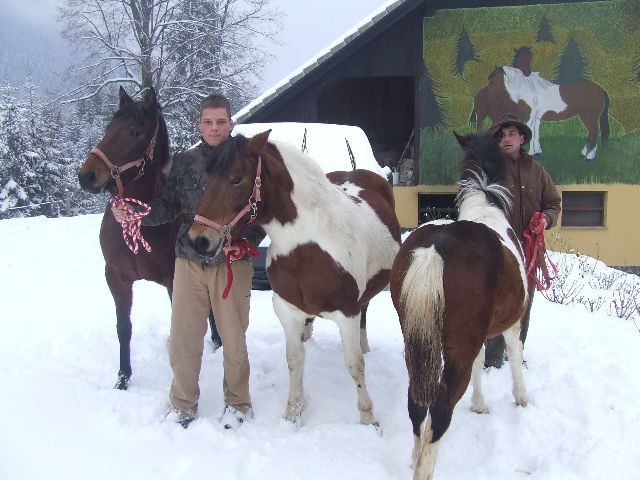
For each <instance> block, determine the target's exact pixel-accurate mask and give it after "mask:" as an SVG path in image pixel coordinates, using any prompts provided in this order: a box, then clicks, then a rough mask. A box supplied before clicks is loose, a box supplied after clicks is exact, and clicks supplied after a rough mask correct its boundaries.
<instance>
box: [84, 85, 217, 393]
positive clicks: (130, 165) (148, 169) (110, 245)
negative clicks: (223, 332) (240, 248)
mask: <svg viewBox="0 0 640 480" xmlns="http://www.w3.org/2000/svg"><path fill="white" fill-rule="evenodd" d="M119 100H120V103H119V108H118V111H117V112H116V113H115V114H114V116H113V119H112V120H111V122H110V123H109V124H108V125H107V128H106V133H105V135H104V137H103V138H102V140H100V142H99V143H98V145H97V146H96V147H95V148H94V149H93V150H91V152H90V153H89V155H87V158H86V159H85V161H84V163H83V165H82V166H81V167H80V171H79V172H78V180H79V182H80V186H81V187H82V189H83V190H86V191H88V192H91V193H100V192H103V191H108V192H110V193H111V194H112V195H116V194H117V195H119V197H121V198H124V197H127V198H134V199H137V200H140V201H142V202H145V203H148V202H150V201H152V200H153V199H155V198H156V197H157V196H158V195H159V194H160V192H161V191H162V189H163V187H164V185H165V183H166V174H167V171H168V170H169V168H170V166H171V162H170V156H169V136H168V134H167V126H166V124H165V121H164V117H163V116H162V111H161V109H160V106H159V105H158V102H157V100H156V94H155V91H154V90H153V89H152V88H150V89H149V90H148V91H147V92H146V94H145V95H144V99H143V100H141V101H135V102H134V101H133V100H132V99H131V97H130V96H129V95H128V94H127V93H126V92H125V90H124V89H123V88H122V87H120V98H119ZM178 227H179V222H178V221H176V222H174V223H168V224H165V225H160V226H157V227H142V230H141V231H142V236H143V238H144V239H145V240H146V241H147V242H148V243H149V245H150V246H151V252H140V253H139V254H137V255H136V254H134V253H132V252H131V250H130V249H129V248H128V247H127V245H126V243H125V241H124V239H123V234H122V227H121V225H120V224H119V223H117V222H116V220H115V218H114V217H113V214H112V213H111V211H110V209H109V206H108V205H107V209H106V211H105V213H104V216H103V217H102V224H101V226H100V246H101V248H102V254H103V256H104V259H105V277H106V280H107V285H108V286H109V290H110V291H111V295H112V296H113V300H114V302H115V307H116V330H117V333H118V341H119V343H120V367H119V370H118V380H117V382H116V385H115V387H116V388H118V389H120V390H126V389H127V387H128V386H129V382H130V379H131V374H132V370H131V347H130V346H131V333H132V329H131V305H132V302H133V290H132V286H133V282H135V281H136V280H142V279H144V280H150V281H153V282H156V283H159V284H160V285H163V286H165V287H166V288H167V291H168V292H169V297H171V292H172V289H173V271H174V262H175V251H174V247H175V242H176V235H177V233H178ZM210 325H211V332H212V340H213V341H214V345H218V346H219V345H220V337H219V336H218V332H217V330H216V329H215V324H214V323H213V317H212V316H211V317H210Z"/></svg>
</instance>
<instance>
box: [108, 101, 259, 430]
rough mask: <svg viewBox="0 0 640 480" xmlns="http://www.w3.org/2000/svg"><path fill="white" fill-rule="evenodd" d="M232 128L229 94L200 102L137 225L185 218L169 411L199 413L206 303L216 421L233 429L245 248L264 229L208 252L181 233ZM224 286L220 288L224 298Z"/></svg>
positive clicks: (247, 289) (241, 396)
mask: <svg viewBox="0 0 640 480" xmlns="http://www.w3.org/2000/svg"><path fill="white" fill-rule="evenodd" d="M233 127H234V123H233V121H232V120H231V107H230V104H229V100H228V99H227V98H226V97H224V96H223V95H219V94H212V95H209V96H208V97H206V98H205V99H204V100H203V101H202V103H201V106H200V120H199V128H200V134H201V140H202V141H201V142H200V143H199V144H197V145H196V146H194V147H192V148H190V149H189V150H186V151H184V152H182V153H180V154H178V155H176V156H175V158H174V160H173V165H172V168H171V173H170V174H169V178H168V181H167V186H166V187H165V189H164V191H163V193H162V194H161V196H160V198H159V199H158V200H155V201H153V202H151V203H150V207H151V211H150V213H149V214H148V215H147V216H145V217H144V218H143V219H142V225H160V224H163V223H167V222H171V221H173V220H175V219H176V218H178V217H179V216H180V217H181V218H183V219H184V220H183V223H182V224H181V226H180V231H179V233H178V238H177V241H176V247H175V250H176V263H175V276H174V281H173V297H172V305H171V310H172V311H171V331H170V336H169V360H170V363H171V369H172V370H173V381H172V383H171V389H170V392H169V401H170V404H171V407H170V410H169V413H168V415H167V418H172V419H173V420H175V421H176V422H177V423H179V424H180V425H182V426H183V427H184V428H187V427H188V426H189V424H190V423H191V422H192V421H193V420H195V419H196V417H197V414H198V400H199V396H200V387H199V376H200V369H201V366H202V354H203V349H204V336H205V334H206V331H207V314H208V312H209V309H210V308H211V309H212V311H213V314H214V317H215V319H216V325H217V327H218V331H219V333H220V337H221V339H222V344H223V345H224V349H223V366H224V377H223V381H222V386H223V391H224V400H225V405H224V410H223V412H222V415H221V417H220V421H221V423H222V425H223V426H224V428H225V429H233V428H237V427H239V426H240V425H241V424H242V423H243V422H244V420H245V419H247V418H251V417H253V410H252V408H251V397H250V394H249V356H248V353H247V344H246V331H247V328H248V326H249V306H250V298H251V279H252V277H253V267H252V265H251V262H250V261H249V255H248V254H247V253H246V252H247V251H252V249H253V247H257V246H258V245H259V244H260V242H261V241H262V239H263V238H264V237H265V235H266V234H265V232H264V230H263V229H262V227H260V226H257V225H252V224H250V225H248V226H247V227H246V228H245V229H244V231H243V232H242V237H243V238H244V239H245V240H246V241H247V242H248V243H245V244H244V245H246V247H247V248H245V249H243V250H239V249H238V248H237V247H235V246H234V247H227V248H226V251H224V252H221V253H219V254H218V255H214V256H203V255H201V254H199V253H198V252H196V250H195V249H194V248H193V246H192V244H191V242H190V241H189V238H188V237H187V232H188V231H189V229H190V228H191V225H192V224H193V217H194V215H195V212H196V207H197V206H198V204H199V202H200V198H201V197H202V194H203V192H204V190H205V188H206V179H207V175H206V173H205V169H206V167H207V165H209V163H210V162H212V161H213V162H216V161H218V159H219V158H221V157H222V156H223V155H224V154H225V152H227V151H228V150H229V148H232V146H231V145H230V143H231V142H230V141H229V135H230V133H231V130H232V129H233ZM227 153H228V152H227ZM112 211H113V214H114V216H115V218H116V220H118V221H119V222H122V221H124V220H127V214H126V211H125V210H123V209H121V208H118V207H117V206H114V207H113V208H112ZM230 248H231V251H230ZM227 258H229V260H227ZM231 260H238V261H233V262H232V261H231ZM227 269H229V272H230V273H229V275H230V276H232V278H233V288H231V289H230V290H227V291H225V287H226V286H227V275H228V273H227ZM223 291H224V293H226V295H225V298H224V299H223V298H222V296H223Z"/></svg>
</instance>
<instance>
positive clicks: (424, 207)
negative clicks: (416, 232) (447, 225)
mask: <svg viewBox="0 0 640 480" xmlns="http://www.w3.org/2000/svg"><path fill="white" fill-rule="evenodd" d="M442 218H445V219H450V220H455V219H457V218H458V208H457V207H456V194H455V193H420V194H418V225H420V224H422V223H425V222H430V221H431V220H439V219H442Z"/></svg>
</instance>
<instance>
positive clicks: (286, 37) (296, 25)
mask: <svg viewBox="0 0 640 480" xmlns="http://www.w3.org/2000/svg"><path fill="white" fill-rule="evenodd" d="M271 1H272V4H273V5H274V6H278V7H279V8H280V10H282V11H283V12H284V13H285V17H284V18H283V20H282V26H283V30H282V33H281V35H280V40H281V41H282V43H283V44H284V45H283V46H281V47H279V46H275V47H273V54H274V55H275V56H276V57H277V58H276V59H275V60H274V61H273V63H272V64H271V65H270V66H269V67H268V68H267V70H266V71H265V73H264V87H265V88H269V87H271V86H272V85H273V84H275V83H277V82H278V81H279V80H280V79H282V78H283V77H284V76H286V75H288V74H289V73H291V72H292V71H293V70H295V69H297V68H298V67H299V66H300V65H302V64H303V63H305V62H306V61H307V60H309V59H310V58H311V57H313V56H314V55H315V54H316V53H318V52H319V51H320V50H322V49H323V48H324V47H326V46H327V45H329V44H330V43H333V41H334V40H336V39H337V38H338V37H340V36H342V34H343V33H344V32H346V31H347V30H349V29H350V28H351V27H353V26H354V25H355V24H357V23H359V22H360V21H361V20H362V19H363V18H365V17H367V16H368V15H370V14H371V13H372V12H373V11H374V10H376V9H378V8H379V7H380V6H381V5H384V4H385V3H388V0H271Z"/></svg>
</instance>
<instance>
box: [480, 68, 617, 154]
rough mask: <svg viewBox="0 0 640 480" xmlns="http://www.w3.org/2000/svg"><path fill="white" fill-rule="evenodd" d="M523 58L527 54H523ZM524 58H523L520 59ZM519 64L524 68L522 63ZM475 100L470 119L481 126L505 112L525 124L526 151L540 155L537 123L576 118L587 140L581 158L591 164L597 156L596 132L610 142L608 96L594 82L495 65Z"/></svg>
mask: <svg viewBox="0 0 640 480" xmlns="http://www.w3.org/2000/svg"><path fill="white" fill-rule="evenodd" d="M523 58H525V59H526V56H523ZM524 61H526V60H523V62H524ZM520 67H523V68H525V70H527V68H526V65H525V64H524V63H521V64H520ZM487 79H488V84H487V85H486V86H485V87H482V88H481V89H480V90H479V91H478V94H477V95H476V98H475V99H474V110H473V112H472V113H471V119H470V122H471V123H472V124H475V126H476V128H478V129H479V128H481V127H482V122H483V121H484V118H485V117H486V116H488V117H489V118H491V121H492V122H493V123H497V121H498V119H499V118H501V117H502V115H504V114H505V113H511V114H513V115H515V116H517V117H518V118H519V119H520V120H521V121H524V122H526V123H527V125H528V126H529V128H530V129H531V132H532V134H533V137H532V139H531V142H530V145H529V154H531V155H542V148H541V146H540V122H541V121H542V120H544V121H552V122H553V121H559V120H567V119H570V118H573V117H576V116H577V117H579V118H580V120H581V121H582V123H583V124H584V126H585V127H586V129H587V139H586V141H585V145H584V147H583V148H582V151H581V153H580V159H581V160H583V161H585V162H587V163H590V162H591V161H593V159H594V158H595V156H596V151H597V140H598V132H600V133H601V134H602V138H601V143H602V145H603V146H605V145H607V143H608V141H609V133H610V127H609V105H610V101H609V95H608V94H607V92H606V91H605V90H604V89H603V88H602V87H601V86H600V85H598V84H597V83H595V82H591V81H589V80H584V81H581V82H574V83H568V84H565V85H557V84H555V83H552V82H550V81H549V80H546V79H544V78H542V77H541V76H540V75H539V74H538V72H530V74H529V76H525V75H524V73H523V71H522V70H520V68H515V67H510V66H506V65H505V66H502V67H495V68H494V69H493V71H492V72H491V73H490V74H489V76H488V78H487Z"/></svg>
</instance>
